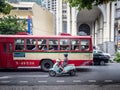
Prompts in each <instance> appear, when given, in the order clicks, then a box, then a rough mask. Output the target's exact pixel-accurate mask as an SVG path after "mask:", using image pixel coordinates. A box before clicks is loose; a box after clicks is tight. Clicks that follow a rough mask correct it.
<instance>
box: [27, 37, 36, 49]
mask: <svg viewBox="0 0 120 90" xmlns="http://www.w3.org/2000/svg"><path fill="white" fill-rule="evenodd" d="M26 49H27V50H36V49H37V48H36V39H27V40H26Z"/></svg>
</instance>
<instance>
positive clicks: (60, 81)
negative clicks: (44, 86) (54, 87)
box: [56, 80, 65, 83]
mask: <svg viewBox="0 0 120 90" xmlns="http://www.w3.org/2000/svg"><path fill="white" fill-rule="evenodd" d="M56 82H59V83H62V82H65V81H64V80H57V81H56Z"/></svg>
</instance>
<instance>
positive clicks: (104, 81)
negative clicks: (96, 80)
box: [104, 80, 113, 82]
mask: <svg viewBox="0 0 120 90" xmlns="http://www.w3.org/2000/svg"><path fill="white" fill-rule="evenodd" d="M104 82H113V81H112V80H105V81H104Z"/></svg>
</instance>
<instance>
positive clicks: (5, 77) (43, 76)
mask: <svg viewBox="0 0 120 90" xmlns="http://www.w3.org/2000/svg"><path fill="white" fill-rule="evenodd" d="M48 76H49V75H9V76H2V77H0V79H8V78H18V77H29V78H31V77H39V78H47V77H48Z"/></svg>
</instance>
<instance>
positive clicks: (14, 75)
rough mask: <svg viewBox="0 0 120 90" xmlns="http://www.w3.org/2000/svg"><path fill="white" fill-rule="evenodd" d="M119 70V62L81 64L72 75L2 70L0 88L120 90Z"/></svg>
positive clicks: (27, 89) (5, 89) (11, 89)
mask: <svg viewBox="0 0 120 90" xmlns="http://www.w3.org/2000/svg"><path fill="white" fill-rule="evenodd" d="M119 71H120V64H119V63H109V64H106V65H105V66H81V67H79V68H78V69H77V74H76V76H72V77H71V76H69V75H63V76H59V77H50V76H49V74H48V72H42V71H41V70H35V69H29V70H28V69H26V70H0V90H46V89H47V90H51V89H52V88H54V89H52V90H66V89H69V90H73V89H74V90H108V89H109V90H120V78H119V77H120V72H119ZM4 86H6V87H4ZM63 87H64V89H63ZM70 87H71V88H70ZM50 88H51V89H50ZM55 88H56V89H55ZM80 88H81V89H80Z"/></svg>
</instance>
